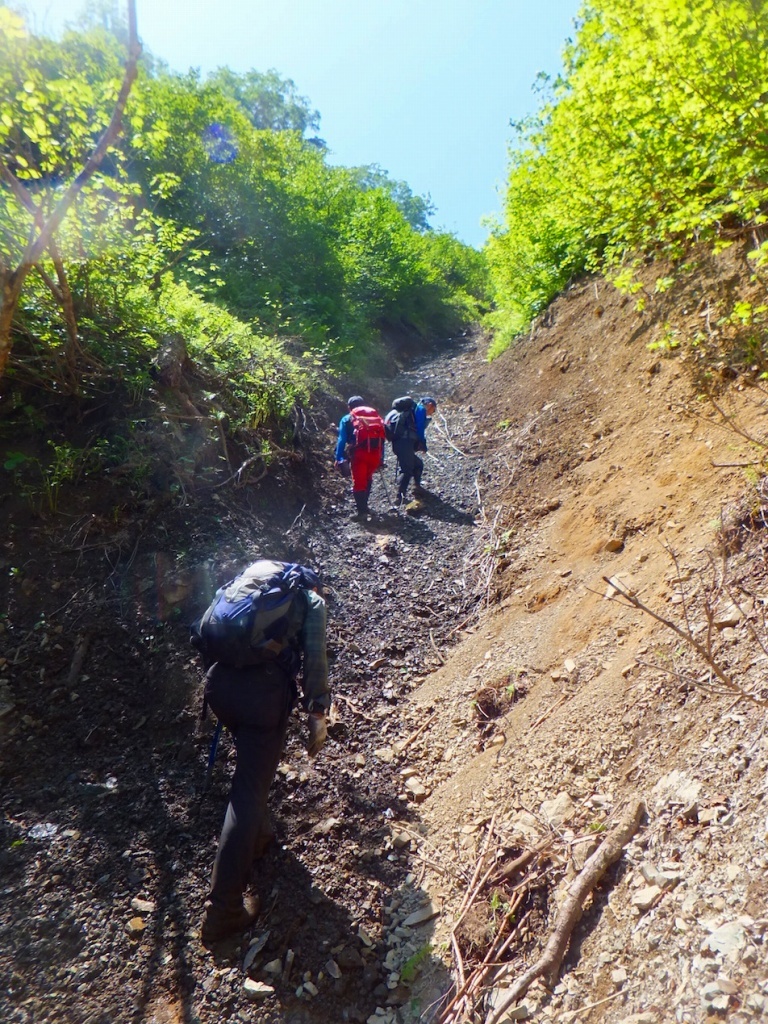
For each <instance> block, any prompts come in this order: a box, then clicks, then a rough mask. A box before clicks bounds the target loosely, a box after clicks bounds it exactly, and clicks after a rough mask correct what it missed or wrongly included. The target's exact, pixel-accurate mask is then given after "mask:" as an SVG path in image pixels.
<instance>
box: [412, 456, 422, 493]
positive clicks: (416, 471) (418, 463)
mask: <svg viewBox="0 0 768 1024" xmlns="http://www.w3.org/2000/svg"><path fill="white" fill-rule="evenodd" d="M423 472H424V462H423V460H422V459H420V458H419V456H418V455H417V454H416V453H415V452H414V453H413V483H414V490H419V491H420V490H421V475H422V473H423Z"/></svg>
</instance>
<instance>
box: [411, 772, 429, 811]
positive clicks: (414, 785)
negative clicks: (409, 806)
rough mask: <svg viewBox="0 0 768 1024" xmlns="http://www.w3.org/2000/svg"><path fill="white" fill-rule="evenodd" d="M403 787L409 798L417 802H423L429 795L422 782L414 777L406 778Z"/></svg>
mask: <svg viewBox="0 0 768 1024" xmlns="http://www.w3.org/2000/svg"><path fill="white" fill-rule="evenodd" d="M405 788H406V791H407V792H408V794H409V796H410V797H411V799H412V800H413V801H414V802H415V803H417V804H421V803H424V801H425V800H426V799H427V797H428V796H429V793H428V791H427V788H426V786H425V785H424V783H423V782H421V781H420V780H419V779H417V778H415V777H414V778H412V779H406V782H405Z"/></svg>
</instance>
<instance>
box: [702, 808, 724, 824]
mask: <svg viewBox="0 0 768 1024" xmlns="http://www.w3.org/2000/svg"><path fill="white" fill-rule="evenodd" d="M724 810H725V808H723V807H705V808H703V809H702V810H700V811H699V812H698V814H697V816H696V817H697V820H698V822H699V824H700V825H716V824H717V819H718V818H719V817H720V815H721V814H723V813H724Z"/></svg>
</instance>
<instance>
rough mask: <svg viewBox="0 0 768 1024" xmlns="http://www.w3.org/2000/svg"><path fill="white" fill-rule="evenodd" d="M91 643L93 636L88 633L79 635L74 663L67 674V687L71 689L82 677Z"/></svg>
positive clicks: (73, 658)
mask: <svg viewBox="0 0 768 1024" xmlns="http://www.w3.org/2000/svg"><path fill="white" fill-rule="evenodd" d="M90 643H91V638H90V636H88V634H87V633H86V635H85V636H81V637H78V642H77V647H76V648H75V653H74V655H73V657H72V663H71V665H70V666H69V674H68V675H67V687H68V689H70V690H71V689H72V688H73V687H74V686H75V685H76V684H77V680H78V679H79V678H80V672H81V671H82V668H83V662H84V661H85V656H86V654H87V653H88V648H89V646H90Z"/></svg>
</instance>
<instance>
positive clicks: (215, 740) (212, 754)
mask: <svg viewBox="0 0 768 1024" xmlns="http://www.w3.org/2000/svg"><path fill="white" fill-rule="evenodd" d="M220 736H221V719H218V720H217V722H216V728H215V729H214V730H213V737H212V739H211V747H210V750H209V751H208V767H207V768H206V770H205V779H204V780H203V791H202V793H201V794H200V799H201V800H202V799H203V797H204V796H205V794H206V792H207V791H208V786H209V784H210V781H211V776H212V775H213V765H214V763H215V761H216V751H217V749H218V746H219V737H220Z"/></svg>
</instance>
